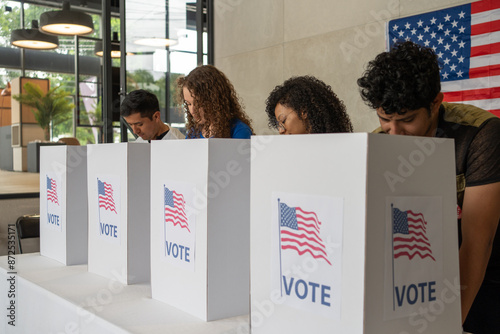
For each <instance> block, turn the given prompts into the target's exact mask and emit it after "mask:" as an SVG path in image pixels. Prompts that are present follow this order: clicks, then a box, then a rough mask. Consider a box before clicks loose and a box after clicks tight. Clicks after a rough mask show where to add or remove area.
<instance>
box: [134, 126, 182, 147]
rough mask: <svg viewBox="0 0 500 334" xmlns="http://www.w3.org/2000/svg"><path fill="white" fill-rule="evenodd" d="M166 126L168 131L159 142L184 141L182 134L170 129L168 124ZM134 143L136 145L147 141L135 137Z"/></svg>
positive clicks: (175, 129) (172, 128)
mask: <svg viewBox="0 0 500 334" xmlns="http://www.w3.org/2000/svg"><path fill="white" fill-rule="evenodd" d="M167 125H168V127H169V128H170V130H169V131H168V133H167V134H166V135H165V136H163V138H162V139H161V140H170V139H185V138H186V136H185V135H183V134H182V132H180V131H179V130H178V129H177V128H174V127H171V126H170V125H169V124H167ZM134 142H136V143H141V142H143V143H144V142H145V143H147V142H148V141H147V140H144V139H142V138H141V137H137V139H136V140H135V141H134Z"/></svg>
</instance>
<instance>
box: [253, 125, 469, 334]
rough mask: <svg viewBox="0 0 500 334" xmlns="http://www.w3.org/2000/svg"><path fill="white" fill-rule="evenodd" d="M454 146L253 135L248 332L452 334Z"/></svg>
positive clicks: (414, 140) (455, 309)
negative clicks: (249, 315)
mask: <svg viewBox="0 0 500 334" xmlns="http://www.w3.org/2000/svg"><path fill="white" fill-rule="evenodd" d="M454 161H455V159H454V146H453V141H452V140H449V139H434V138H422V137H406V136H388V135H376V134H361V133H360V134H329V135H307V136H290V137H289V136H272V137H254V138H252V172H251V180H252V182H251V223H250V226H251V228H250V238H251V254H250V255H251V268H250V272H251V296H252V298H251V327H252V333H257V334H260V333H306V332H307V333H350V334H361V333H363V334H374V333H395V334H413V333H426V334H437V333H461V315H460V292H459V271H458V237H457V204H456V193H455V189H456V188H455V165H454Z"/></svg>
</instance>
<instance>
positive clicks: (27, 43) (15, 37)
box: [10, 20, 59, 50]
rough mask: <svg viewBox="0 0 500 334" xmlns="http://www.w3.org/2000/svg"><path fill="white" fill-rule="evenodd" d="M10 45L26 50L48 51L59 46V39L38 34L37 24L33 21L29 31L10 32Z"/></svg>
mask: <svg viewBox="0 0 500 334" xmlns="http://www.w3.org/2000/svg"><path fill="white" fill-rule="evenodd" d="M10 44H12V45H14V46H17V47H20V48H26V49H37V50H50V49H55V48H57V47H58V46H59V38H57V36H52V35H47V34H44V33H42V32H40V31H39V30H38V22H37V21H36V20H33V22H32V28H31V29H15V30H13V31H12V33H11V35H10Z"/></svg>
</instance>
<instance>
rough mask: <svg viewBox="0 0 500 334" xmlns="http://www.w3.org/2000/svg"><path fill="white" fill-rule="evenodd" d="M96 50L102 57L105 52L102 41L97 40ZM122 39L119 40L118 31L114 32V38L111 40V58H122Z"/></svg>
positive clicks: (96, 53) (97, 54)
mask: <svg viewBox="0 0 500 334" xmlns="http://www.w3.org/2000/svg"><path fill="white" fill-rule="evenodd" d="M94 52H95V55H96V56H99V57H102V55H103V54H104V52H103V46H102V41H97V42H96V43H95V47H94ZM120 57H121V52H120V41H119V40H118V33H117V32H116V31H115V32H113V39H112V40H111V58H120Z"/></svg>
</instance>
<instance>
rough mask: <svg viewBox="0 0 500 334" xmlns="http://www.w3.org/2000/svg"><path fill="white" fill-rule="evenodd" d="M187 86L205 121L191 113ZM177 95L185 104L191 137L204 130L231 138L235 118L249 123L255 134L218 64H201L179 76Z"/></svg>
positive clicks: (181, 102)
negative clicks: (199, 122)
mask: <svg viewBox="0 0 500 334" xmlns="http://www.w3.org/2000/svg"><path fill="white" fill-rule="evenodd" d="M184 87H186V88H187V89H188V90H189V92H191V95H192V96H193V98H194V108H195V112H196V111H197V110H200V109H201V110H203V117H204V119H205V123H204V124H202V125H200V124H198V123H197V122H196V121H195V120H194V118H193V116H192V115H191V114H190V113H189V110H188V107H187V105H186V103H185V99H184V93H183V88H184ZM177 94H178V95H177V98H178V102H179V104H181V105H183V109H184V112H185V113H186V116H187V124H186V129H187V136H188V138H195V137H199V135H200V134H201V133H202V132H205V133H210V137H215V138H230V137H231V123H232V122H233V121H234V120H235V119H239V120H241V121H242V122H243V123H245V124H246V125H248V126H249V127H250V129H251V130H252V134H253V133H254V131H253V128H252V125H251V120H250V118H248V116H247V115H246V114H245V112H244V111H243V108H242V106H241V104H240V101H239V98H238V96H237V94H236V91H235V90H234V87H233V85H232V84H231V82H230V81H229V79H228V78H227V77H226V76H225V75H224V73H222V72H221V71H219V70H218V69H217V68H216V67H215V66H212V65H203V66H198V67H197V68H195V69H194V70H192V71H191V72H190V73H189V74H188V75H187V76H185V77H180V78H178V79H177Z"/></svg>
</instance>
